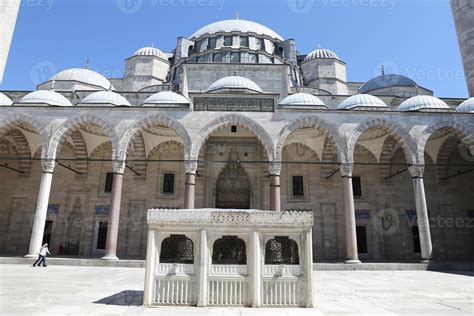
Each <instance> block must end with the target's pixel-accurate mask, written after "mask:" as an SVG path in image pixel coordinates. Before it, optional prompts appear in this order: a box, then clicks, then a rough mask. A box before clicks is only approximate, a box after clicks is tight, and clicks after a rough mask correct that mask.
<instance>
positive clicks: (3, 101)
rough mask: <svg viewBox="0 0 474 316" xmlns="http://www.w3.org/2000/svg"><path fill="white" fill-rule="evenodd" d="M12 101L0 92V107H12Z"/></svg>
mask: <svg viewBox="0 0 474 316" xmlns="http://www.w3.org/2000/svg"><path fill="white" fill-rule="evenodd" d="M12 104H13V102H12V100H11V99H10V98H9V97H7V96H6V95H4V94H3V93H1V92H0V105H12Z"/></svg>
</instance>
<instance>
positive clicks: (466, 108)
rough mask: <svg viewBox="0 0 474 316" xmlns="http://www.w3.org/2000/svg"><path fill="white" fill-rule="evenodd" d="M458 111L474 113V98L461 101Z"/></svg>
mask: <svg viewBox="0 0 474 316" xmlns="http://www.w3.org/2000/svg"><path fill="white" fill-rule="evenodd" d="M456 111H458V112H464V113H474V98H470V99H468V100H466V101H464V102H463V103H461V104H460V105H459V106H458V107H457V108H456Z"/></svg>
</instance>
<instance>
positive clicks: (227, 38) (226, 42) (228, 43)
mask: <svg viewBox="0 0 474 316" xmlns="http://www.w3.org/2000/svg"><path fill="white" fill-rule="evenodd" d="M224 46H232V36H224Z"/></svg>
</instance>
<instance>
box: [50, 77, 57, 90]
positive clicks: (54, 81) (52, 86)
mask: <svg viewBox="0 0 474 316" xmlns="http://www.w3.org/2000/svg"><path fill="white" fill-rule="evenodd" d="M55 83H56V79H53V82H52V83H51V90H54V84H55Z"/></svg>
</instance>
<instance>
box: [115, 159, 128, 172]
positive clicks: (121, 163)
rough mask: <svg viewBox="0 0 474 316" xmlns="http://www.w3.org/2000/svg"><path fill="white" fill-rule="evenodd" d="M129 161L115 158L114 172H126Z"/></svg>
mask: <svg viewBox="0 0 474 316" xmlns="http://www.w3.org/2000/svg"><path fill="white" fill-rule="evenodd" d="M126 166H127V162H126V161H125V160H113V161H112V168H113V171H114V173H117V174H124V172H125V168H126Z"/></svg>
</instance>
